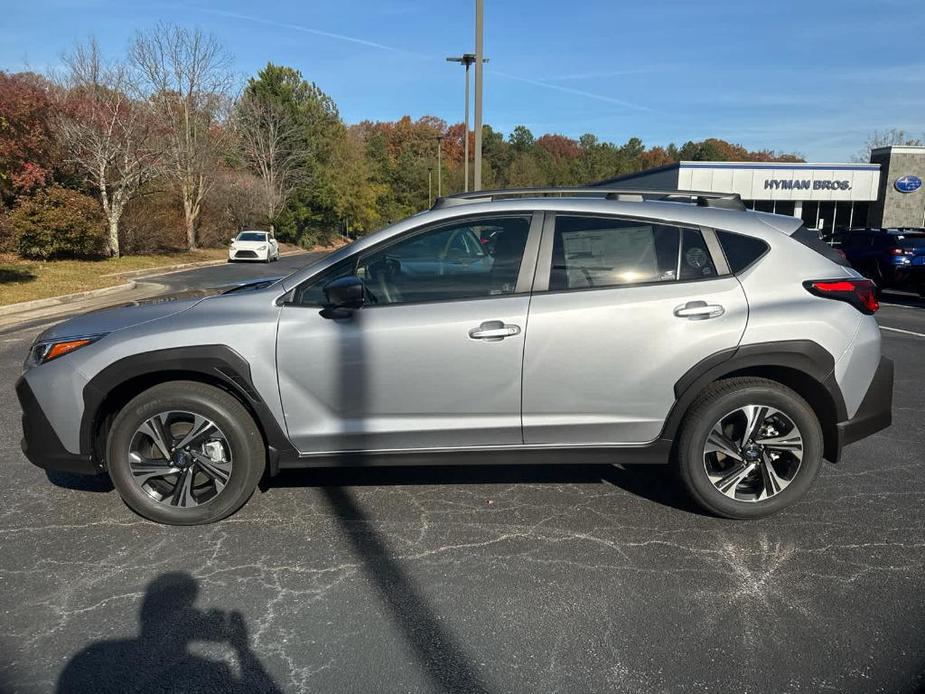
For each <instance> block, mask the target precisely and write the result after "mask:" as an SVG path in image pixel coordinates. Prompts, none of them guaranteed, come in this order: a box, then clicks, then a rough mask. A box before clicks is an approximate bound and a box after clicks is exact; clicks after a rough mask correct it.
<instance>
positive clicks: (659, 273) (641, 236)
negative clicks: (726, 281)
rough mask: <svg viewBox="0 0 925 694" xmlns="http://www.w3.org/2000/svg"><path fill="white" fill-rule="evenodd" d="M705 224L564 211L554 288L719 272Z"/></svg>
mask: <svg viewBox="0 0 925 694" xmlns="http://www.w3.org/2000/svg"><path fill="white" fill-rule="evenodd" d="M716 274H717V273H716V267H715V265H714V263H713V259H712V257H711V256H710V252H709V250H708V249H707V246H706V243H705V242H704V240H703V235H702V234H701V232H700V230H699V229H682V228H681V227H677V226H671V225H666V224H658V223H656V222H649V221H644V220H628V219H617V218H609V217H592V216H569V215H558V216H557V217H556V222H555V230H554V237H553V250H552V267H551V269H550V276H549V289H550V291H562V290H568V289H589V288H596V287H617V286H622V285H633V284H645V283H651V282H674V281H677V280H679V279H682V280H689V279H701V278H704V277H714V276H716Z"/></svg>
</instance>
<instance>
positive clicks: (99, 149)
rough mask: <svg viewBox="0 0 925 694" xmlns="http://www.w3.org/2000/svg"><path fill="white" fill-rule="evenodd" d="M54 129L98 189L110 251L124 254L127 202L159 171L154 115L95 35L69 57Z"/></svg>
mask: <svg viewBox="0 0 925 694" xmlns="http://www.w3.org/2000/svg"><path fill="white" fill-rule="evenodd" d="M65 66H66V73H65V76H64V79H63V84H62V85H61V86H62V89H61V90H60V98H61V101H62V103H61V104H60V108H59V110H58V115H57V118H56V122H55V125H56V131H57V134H58V137H59V138H60V140H61V142H62V144H63V145H64V147H65V149H66V151H67V152H68V154H69V156H70V159H71V161H72V162H73V163H74V164H76V165H77V166H78V167H79V168H80V169H81V170H82V171H83V173H84V174H86V176H87V178H88V179H89V181H90V182H91V183H92V185H93V186H94V188H96V190H97V191H98V192H99V195H100V202H101V204H102V206H103V213H104V214H105V215H106V220H107V222H108V226H109V240H108V246H109V253H110V255H113V256H118V255H119V254H120V248H119V221H120V220H121V218H122V212H123V211H124V209H125V205H126V204H127V203H128V202H129V200H131V199H132V197H133V196H134V195H135V193H136V192H137V191H138V188H139V187H140V186H141V185H142V184H143V183H144V182H145V181H146V180H147V179H149V178H151V176H153V175H154V173H155V171H156V158H157V152H156V150H155V148H154V147H153V146H152V138H151V125H152V123H151V118H150V114H149V112H148V109H147V106H146V105H145V104H139V103H136V102H133V101H132V98H131V96H130V95H129V94H130V92H131V84H130V73H129V70H128V68H127V66H126V65H125V64H122V63H111V64H105V63H104V61H103V59H102V57H101V56H100V50H99V46H97V43H96V41H95V40H94V39H91V40H90V41H89V42H87V43H86V44H83V45H78V46H77V47H76V48H75V49H74V51H73V53H71V54H70V55H69V56H67V57H66V58H65Z"/></svg>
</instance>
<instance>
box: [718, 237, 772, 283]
mask: <svg viewBox="0 0 925 694" xmlns="http://www.w3.org/2000/svg"><path fill="white" fill-rule="evenodd" d="M716 237H717V238H718V239H719V243H720V245H721V246H722V247H723V253H725V254H726V262H727V263H729V270H730V272H732V274H734V275H737V274H739V273H740V272H742V271H743V270H744V269H746V268H747V267H749V266H751V265H752V264H753V263H754V262H755V261H756V260H758V258H760V257H761V256H763V255H764V254H765V253H767V251H768V244H766V243H765V242H764V241H762V240H761V239H756V238H753V237H751V236H743V235H742V234H733V233H732V232H731V231H720V230H718V229H717V231H716Z"/></svg>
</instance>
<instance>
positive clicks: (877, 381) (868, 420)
mask: <svg viewBox="0 0 925 694" xmlns="http://www.w3.org/2000/svg"><path fill="white" fill-rule="evenodd" d="M892 422H893V361H892V360H890V359H887V358H886V357H881V358H880V364H879V365H878V366H877V371H876V372H875V373H874V378H873V380H872V381H871V382H870V386H869V387H868V388H867V393H866V394H865V395H864V399H863V400H862V401H861V406H860V407H859V408H858V411H857V412H856V413H855V415H854V417H852V418H851V419H849V420H847V421H844V422H839V423H838V425H837V429H838V450H839V453H841V449H842V447H843V446H847V445H848V444H849V443H854V442H855V441H859V440H861V439H863V438H866V437H868V436H870V435H871V434H875V433H877V432H878V431H881V430H883V429H886V428H887V427H888V426H890V424H892Z"/></svg>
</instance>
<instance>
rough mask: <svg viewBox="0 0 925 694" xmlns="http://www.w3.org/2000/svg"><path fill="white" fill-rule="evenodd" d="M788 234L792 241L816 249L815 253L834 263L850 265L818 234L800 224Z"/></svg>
mask: <svg viewBox="0 0 925 694" xmlns="http://www.w3.org/2000/svg"><path fill="white" fill-rule="evenodd" d="M790 236H791V238H793V240H794V241H799V242H800V243H802V244H803V245H804V246H806V247H807V248H811V249H812V250H814V251H816V253H818V254H819V255H822V256H825V257H826V258H828V259H829V260H831V261H832V262H833V263H835V264H836V265H844V266H846V267H850V264H849V263H848V261H847V260H845V258H844V257H843V256H842V255H841V254H839V253H836V252H835V250H834V249H833V248H832V247H831V246H830V245H829V244H827V243H826V242H825V241H823V240H822V239H820V238H819V234H817V233H816V232H815V231H812V230H810V229H807V228H806V227H804V226H801V227H800V228H799V229H797V230H796V231H795V232H793V233H792V234H791V235H790Z"/></svg>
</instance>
